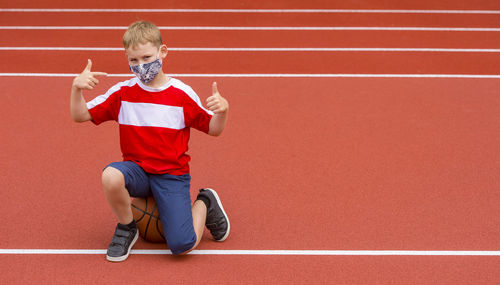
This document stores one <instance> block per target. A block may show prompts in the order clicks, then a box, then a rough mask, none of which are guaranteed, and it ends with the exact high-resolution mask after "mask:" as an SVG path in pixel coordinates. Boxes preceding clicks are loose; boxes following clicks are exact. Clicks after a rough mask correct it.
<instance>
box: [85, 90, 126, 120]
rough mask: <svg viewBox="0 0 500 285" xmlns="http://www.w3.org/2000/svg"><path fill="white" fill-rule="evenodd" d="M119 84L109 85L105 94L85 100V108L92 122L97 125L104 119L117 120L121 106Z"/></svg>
mask: <svg viewBox="0 0 500 285" xmlns="http://www.w3.org/2000/svg"><path fill="white" fill-rule="evenodd" d="M121 91H122V89H121V88H120V84H117V85H115V86H113V87H111V88H110V89H109V90H108V91H107V92H106V93H105V94H103V95H100V96H97V97H96V98H94V99H93V100H91V101H89V102H87V109H88V110H89V113H90V115H91V116H92V122H93V123H94V124H96V125H99V124H101V123H103V122H106V121H111V120H114V121H117V120H118V113H119V112H120V107H121V94H120V93H121Z"/></svg>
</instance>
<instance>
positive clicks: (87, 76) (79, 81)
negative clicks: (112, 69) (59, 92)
mask: <svg viewBox="0 0 500 285" xmlns="http://www.w3.org/2000/svg"><path fill="white" fill-rule="evenodd" d="M91 68H92V61H91V60H90V59H89V61H88V63H87V66H86V67H85V69H84V70H83V71H82V73H81V74H80V75H78V76H77V77H75V79H74V80H73V87H75V88H78V89H80V90H81V89H87V90H92V89H94V87H95V86H96V85H97V84H98V83H99V80H97V78H95V76H105V75H108V74H107V73H105V72H95V71H90V69H91Z"/></svg>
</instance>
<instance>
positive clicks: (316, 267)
mask: <svg viewBox="0 0 500 285" xmlns="http://www.w3.org/2000/svg"><path fill="white" fill-rule="evenodd" d="M325 2H327V1H325ZM455 2H456V1H434V2H432V3H426V2H419V4H414V1H384V3H385V4H384V5H381V4H377V3H378V1H370V2H367V1H365V2H363V3H361V2H360V1H351V2H350V1H343V2H342V3H335V2H334V1H328V3H322V2H321V1H308V2H303V1H295V2H293V1H276V2H273V3H269V2H262V3H259V2H258V1H251V2H250V1H248V2H241V1H238V2H234V1H218V4H217V5H220V6H210V7H209V6H206V4H203V3H195V1H191V2H189V1H171V6H169V7H166V6H162V7H156V6H155V7H153V6H148V5H151V4H147V3H146V4H145V5H146V6H144V7H140V8H141V9H167V8H168V9H192V8H196V9H320V11H301V12H295V13H290V12H289V11H288V12H287V11H281V12H277V11H274V12H273V11H268V12H264V11H262V10H261V11H240V12H238V13H236V12H234V11H233V12H227V11H226V12H224V11H215V12H200V11H194V10H187V11H170V12H167V11H160V12H158V11H157V12H154V11H153V12H151V11H150V12H140V11H139V12H137V11H135V12H130V11H129V12H127V11H125V12H124V11H122V12H117V11H108V12H99V11H93V12H75V11H53V10H52V11H50V10H49V11H37V10H34V11H26V10H24V11H23V10H13V11H7V10H0V15H1V16H0V35H1V37H0V62H1V64H0V88H1V90H4V92H3V94H2V95H1V98H2V104H3V106H4V108H3V116H2V123H1V124H0V128H1V129H0V131H1V132H2V139H1V140H0V142H1V146H2V154H1V155H2V157H1V158H2V159H1V161H2V163H1V164H0V171H1V172H2V176H1V177H2V178H1V180H0V183H1V184H0V187H1V190H2V194H3V201H4V205H3V206H2V207H1V208H0V214H1V215H2V217H3V222H4V223H3V227H2V228H3V229H4V230H3V231H2V238H1V239H0V264H1V268H2V272H1V273H2V274H1V277H0V283H6V284H16V283H37V284H39V283H44V284H54V283H59V284H67V283H70V282H77V283H97V282H98V283H104V282H107V283H123V282H137V281H139V282H149V283H158V282H160V281H161V282H172V283H180V282H184V283H188V284H189V283H195V282H196V283H201V282H202V281H208V283H209V284H220V283H222V284H234V283H249V284H262V283H264V284H267V283H280V284H281V283H283V284H285V283H286V284H288V283H299V284H305V283H307V284H324V283H330V284H496V282H497V280H499V278H500V272H499V270H498V268H499V265H500V259H499V258H500V256H499V255H500V251H499V248H500V238H499V236H500V230H499V227H498V225H499V224H500V223H499V222H500V218H499V217H500V210H499V207H498V201H499V199H500V192H499V191H498V190H499V186H498V169H499V168H500V154H499V152H498V146H499V145H500V136H499V135H498V125H499V119H500V115H499V114H500V112H499V111H500V97H499V96H498V82H499V80H500V79H499V77H500V76H499V75H500V67H499V66H500V52H499V51H498V49H500V38H499V37H498V35H499V33H500V31H497V30H498V29H499V28H500V13H499V12H498V11H500V4H498V2H497V1H475V3H474V4H466V3H465V4H464V3H455ZM9 5H11V6H5V7H2V9H6V8H19V9H23V8H24V9H26V8H38V9H40V8H45V9H55V8H59V9H61V8H66V9H74V8H93V9H98V8H113V9H127V8H134V9H136V8H137V7H136V6H134V5H133V4H129V3H127V2H126V1H123V2H121V4H119V6H112V7H111V6H106V5H105V3H104V2H103V1H89V2H87V4H85V6H82V4H80V6H68V5H69V4H66V3H64V2H62V1H60V3H59V2H57V1H37V2H32V1H18V3H16V4H9ZM75 5H77V4H75ZM321 9H323V10H321ZM324 9H362V11H357V12H355V11H336V12H333V11H331V10H330V11H329V10H324ZM365 9H385V10H387V9H391V10H394V9H403V10H405V9H413V10H415V9H419V10H424V11H421V12H419V13H408V12H407V13H403V12H401V11H399V12H398V11H392V12H391V11H386V12H383V11H373V10H372V12H369V11H368V10H365ZM431 10H445V11H441V12H439V13H437V12H436V13H433V12H432V11H431ZM472 10H473V11H476V12H473V13H466V12H463V11H472ZM446 11H447V12H446ZM453 11H455V12H453ZM460 11H461V12H460ZM488 11H489V12H488ZM495 11H496V12H495ZM139 18H147V19H149V20H152V21H154V22H155V23H156V24H157V25H158V26H160V27H162V34H163V36H164V38H165V41H166V43H167V44H168V46H169V47H170V48H171V50H170V52H169V55H168V57H167V61H166V71H167V72H168V73H170V74H176V75H178V76H179V78H181V79H182V80H183V81H185V82H187V83H188V84H190V85H191V86H192V87H193V88H194V89H195V90H197V92H198V94H199V95H200V97H201V98H202V99H204V98H206V97H207V96H209V92H210V83H211V82H212V81H214V80H216V81H217V82H218V84H219V87H220V91H221V93H222V94H223V96H227V98H228V99H229V101H230V103H231V114H230V121H229V124H228V126H227V129H226V131H225V133H224V135H223V136H221V137H219V138H210V137H207V136H206V135H203V134H200V133H197V132H194V131H193V136H192V140H191V145H190V146H191V149H190V154H191V155H192V157H193V160H192V163H191V167H192V176H193V182H192V186H193V197H194V195H195V189H197V188H200V187H205V186H211V187H214V188H216V189H219V191H220V192H221V196H222V199H223V201H224V205H225V208H226V209H227V210H228V212H229V215H230V218H231V222H232V228H233V229H232V233H231V236H230V238H229V239H228V240H227V241H226V242H224V243H215V242H212V241H210V239H209V236H208V235H207V236H206V239H205V240H204V241H203V242H202V243H201V244H200V247H199V251H198V252H195V254H192V255H190V256H187V257H182V258H175V257H172V256H170V255H169V254H164V253H165V252H163V251H158V250H164V249H165V248H164V246H163V245H156V244H149V243H145V242H142V241H140V242H139V243H138V244H137V245H136V246H135V249H137V250H154V251H146V252H141V251H136V252H135V253H137V254H132V255H131V256H130V258H129V260H127V261H126V262H124V263H121V264H110V263H108V262H106V261H105V259H104V254H103V253H102V252H103V250H104V249H105V248H106V247H107V244H108V242H109V238H110V237H111V235H112V231H113V228H114V224H115V221H114V219H113V218H112V216H111V212H110V210H109V208H108V206H107V204H106V202H105V201H104V199H103V195H102V192H101V189H100V183H99V180H100V176H99V175H100V169H102V167H103V166H105V165H106V164H107V163H109V162H110V161H114V160H119V159H120V152H119V148H118V140H117V129H116V126H115V125H113V124H111V123H108V124H104V125H102V126H99V127H95V126H93V125H91V124H75V123H73V122H71V119H70V118H69V112H68V108H69V107H68V96H69V88H70V86H71V81H72V78H73V76H74V74H77V73H79V72H80V71H81V69H83V67H84V66H85V63H86V60H87V58H91V59H92V60H93V62H94V65H93V70H96V71H105V72H108V73H110V74H111V76H109V77H107V78H103V79H102V80H101V84H100V85H99V87H98V90H96V91H95V92H88V93H86V97H87V98H89V99H90V98H92V97H94V96H96V95H98V94H100V92H104V91H105V90H106V89H107V87H109V86H110V85H111V84H113V83H114V82H116V81H118V80H124V79H126V78H127V76H129V75H128V73H129V71H128V68H127V66H126V63H125V61H124V55H123V52H122V51H120V50H117V49H116V48H120V41H121V35H122V34H123V31H124V30H123V29H124V28H125V27H126V26H127V25H128V24H130V23H131V22H132V21H134V20H136V19H139ZM23 27H24V28H23ZM50 27H59V28H50ZM68 27H70V29H67V28H68ZM88 27H101V28H88ZM193 27H198V28H193ZM228 27H231V28H228ZM304 27H305V28H304ZM384 27H385V28H384ZM292 28H293V29H292ZM429 28H432V29H429ZM450 28H451V29H455V30H446V29H450ZM457 28H461V29H458V30H456V29H457ZM416 29H417V30H416ZM418 29H420V30H418ZM61 47H64V48H66V49H67V50H58V48H61ZM26 48H30V49H29V50H27V49H26ZM89 48H90V50H88V49H89ZM193 48H194V50H193ZM206 48H212V49H213V48H225V49H226V50H224V49H223V50H210V49H208V50H200V49H206ZM227 48H239V49H240V50H227ZM272 48H282V49H294V50H270V49H272ZM313 48H314V49H324V50H323V51H318V50H313V51H310V50H309V51H308V50H307V49H313ZM332 48H336V49H337V50H331V49H332ZM374 48H378V49H403V50H385V51H384V50H382V51H374V50H369V49H374ZM68 49H69V50H68ZM259 49H260V50H259ZM329 49H330V50H329ZM338 49H341V50H338ZM405 49H407V50H405ZM408 49H412V50H408ZM415 49H420V50H415ZM422 49H423V50H422ZM438 49H445V50H438ZM446 49H448V51H446ZM449 49H460V50H461V51H451V50H449ZM221 74H222V75H221ZM298 74H300V75H298ZM34 250H39V251H38V252H36V251H34ZM53 250H56V252H55V253H56V254H52V253H54V252H53ZM57 250H60V251H57ZM65 250H76V251H74V252H67V251H65ZM209 250H215V251H209ZM224 250H226V251H224ZM244 250H249V251H248V252H245V251H244ZM271 250H281V251H277V252H275V251H271ZM294 251H296V252H294ZM82 253H83V254H82ZM140 253H147V254H140ZM152 253H155V254H152ZM158 253H160V254H158Z"/></svg>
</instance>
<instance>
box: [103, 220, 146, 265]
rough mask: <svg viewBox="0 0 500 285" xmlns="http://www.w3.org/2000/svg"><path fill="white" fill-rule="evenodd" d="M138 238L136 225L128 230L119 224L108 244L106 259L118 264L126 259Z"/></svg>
mask: <svg viewBox="0 0 500 285" xmlns="http://www.w3.org/2000/svg"><path fill="white" fill-rule="evenodd" d="M138 237H139V231H138V230H137V225H135V224H134V227H133V228H132V229H129V228H128V227H127V226H125V225H122V224H120V223H119V224H118V225H117V226H116V230H115V234H114V236H113V239H112V240H111V243H110V244H109V247H108V252H107V254H106V259H107V260H109V261H113V262H120V261H124V260H125V259H127V258H128V255H129V254H130V249H131V248H132V246H133V245H134V244H135V242H136V241H137V238H138Z"/></svg>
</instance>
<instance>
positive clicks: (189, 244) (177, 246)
mask: <svg viewBox="0 0 500 285" xmlns="http://www.w3.org/2000/svg"><path fill="white" fill-rule="evenodd" d="M195 244H196V240H194V241H193V240H178V241H171V242H169V243H168V247H169V248H170V251H171V252H172V254H173V255H182V254H186V253H188V252H190V251H191V250H193V249H194V246H195Z"/></svg>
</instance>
